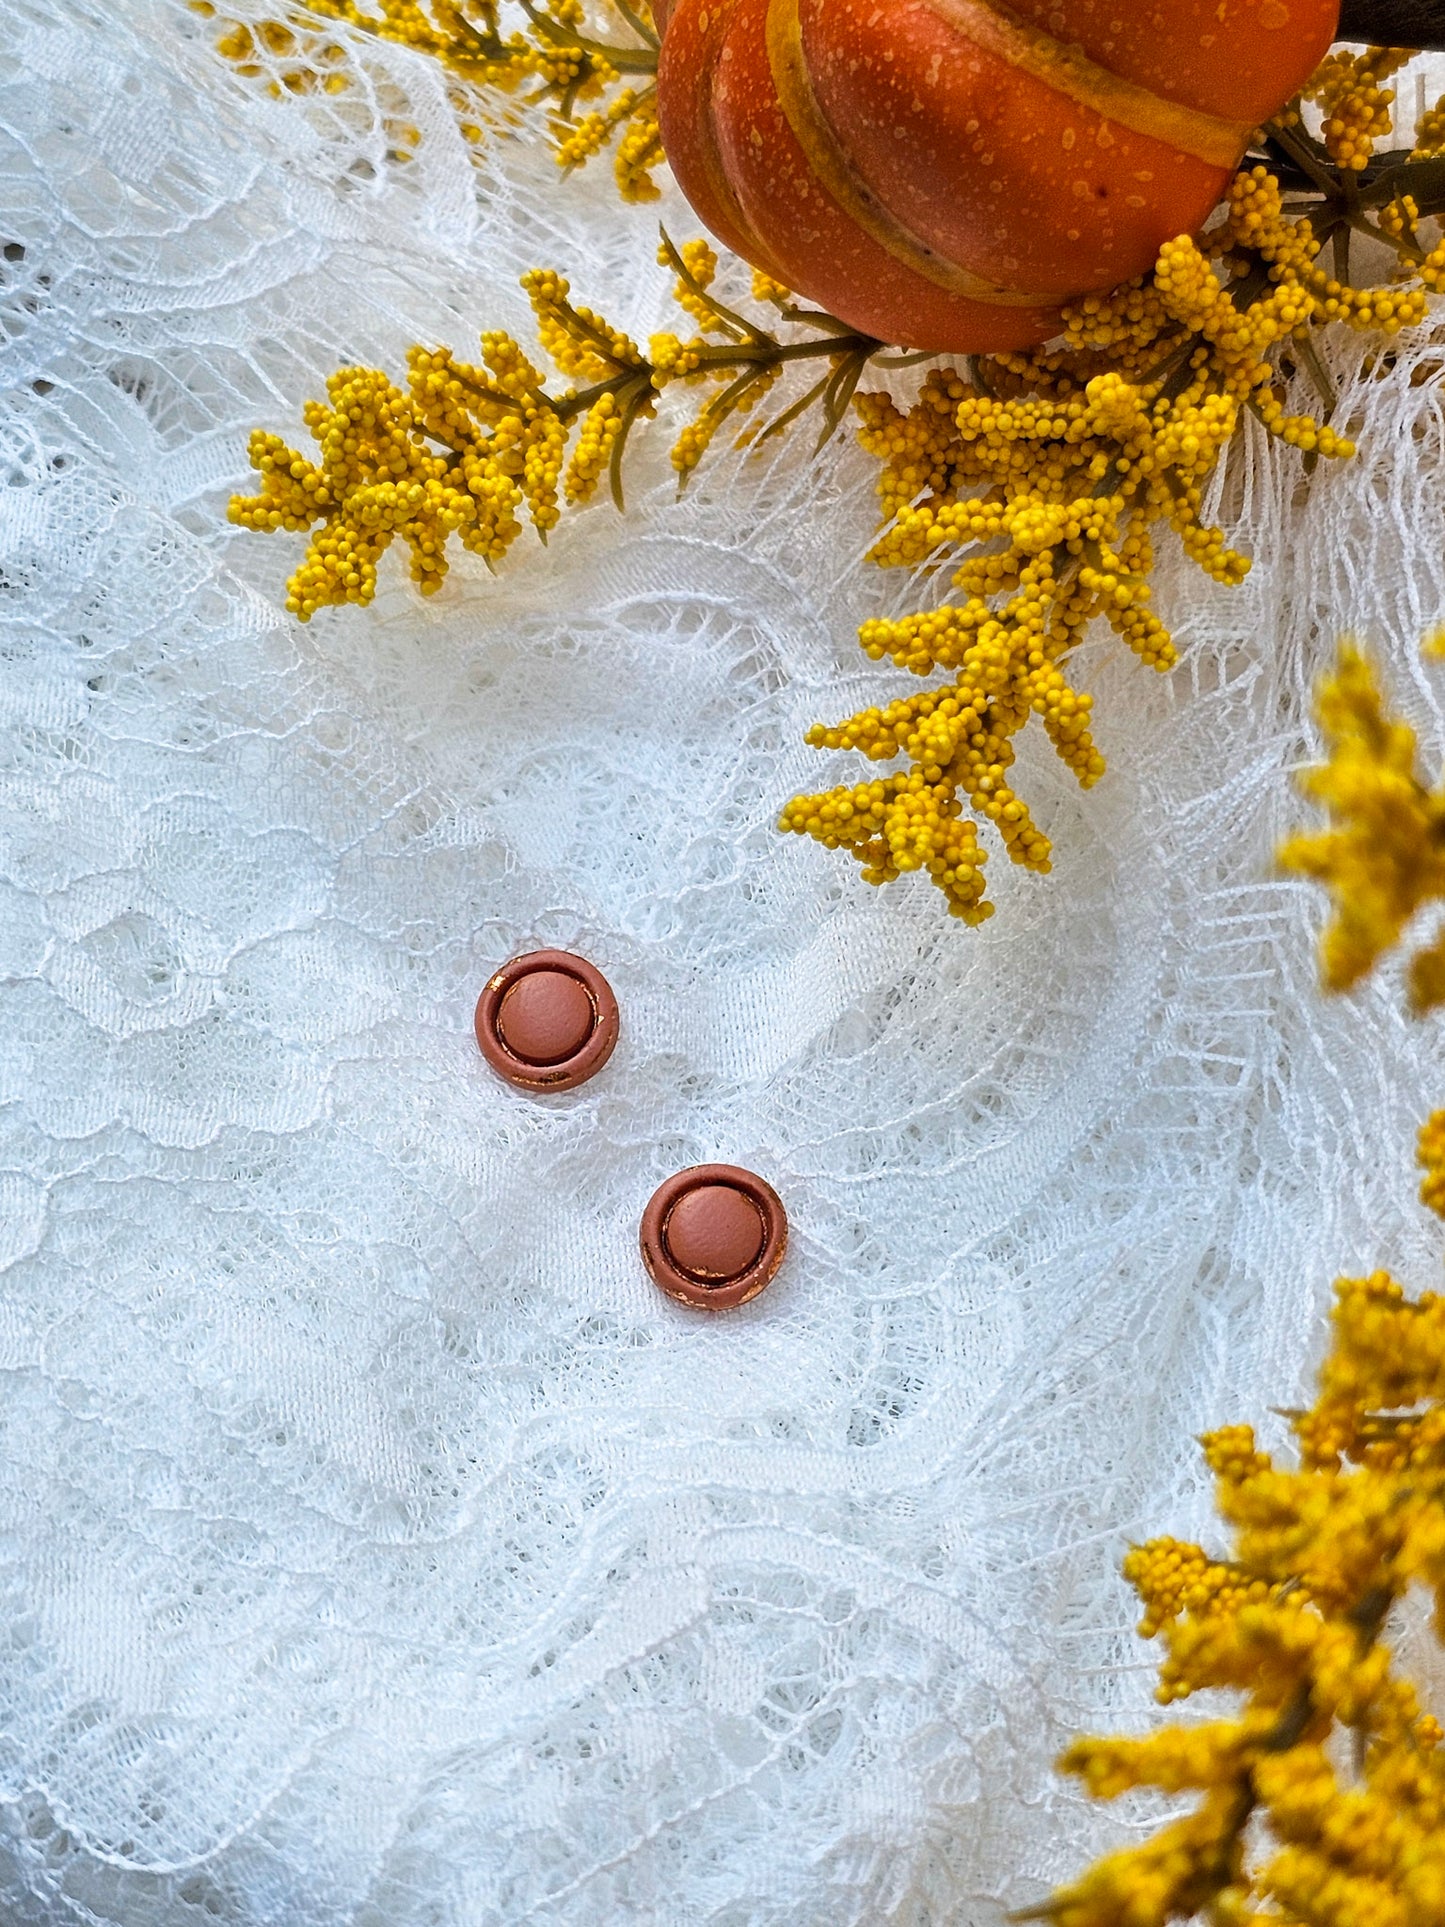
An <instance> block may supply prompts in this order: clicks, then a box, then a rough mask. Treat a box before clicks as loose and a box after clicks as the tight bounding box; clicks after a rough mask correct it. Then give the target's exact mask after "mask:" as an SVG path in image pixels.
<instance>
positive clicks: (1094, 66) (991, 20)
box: [920, 0, 1254, 172]
mask: <svg viewBox="0 0 1445 1927" xmlns="http://www.w3.org/2000/svg"><path fill="white" fill-rule="evenodd" d="M920 4H921V5H922V6H924V7H926V8H927V9H928V11H929V12H930V13H933V14H935V15H936V16H937V17H938V18H939V19H940V20H942V21H943V22H945V24H946V25H948V26H950V27H952V28H953V29H954V31H955V32H956V33H958V34H959V35H960V36H962V37H963V38H964V39H966V40H969V41H971V42H972V43H973V45H974V46H976V47H977V48H979V50H980V51H981V52H984V53H989V54H993V55H994V56H995V58H997V59H999V60H1004V61H1007V62H1008V64H1009V65H1010V66H1011V67H1018V68H1021V69H1022V71H1023V72H1025V73H1027V74H1032V75H1033V76H1034V78H1035V79H1038V80H1042V81H1043V82H1044V83H1045V84H1046V85H1047V86H1049V87H1052V88H1053V89H1054V90H1055V91H1056V92H1057V93H1060V94H1065V95H1067V96H1068V98H1069V99H1070V100H1072V101H1075V102H1076V103H1077V104H1078V105H1079V106H1081V107H1088V108H1091V109H1092V110H1093V111H1094V112H1095V113H1097V114H1101V115H1102V116H1103V117H1104V119H1105V120H1111V121H1113V122H1114V123H1115V125H1116V126H1119V127H1127V128H1128V129H1129V131H1130V132H1131V133H1133V134H1143V135H1145V136H1146V137H1147V138H1148V139H1150V140H1155V141H1159V142H1160V143H1161V144H1162V145H1164V146H1166V147H1172V148H1175V149H1176V150H1177V151H1178V152H1179V153H1182V154H1188V155H1189V156H1190V158H1191V159H1193V160H1197V161H1204V162H1205V163H1206V164H1207V165H1208V166H1210V167H1219V168H1223V169H1224V170H1225V171H1226V172H1232V171H1233V170H1234V169H1235V168H1236V167H1237V166H1238V165H1239V159H1240V156H1241V155H1242V154H1243V152H1244V150H1245V147H1246V146H1247V144H1248V142H1249V137H1250V135H1251V134H1252V133H1253V132H1254V123H1253V122H1252V121H1236V120H1222V119H1220V118H1219V116H1218V115H1216V114H1207V113H1205V112H1204V111H1203V109H1202V108H1199V107H1190V106H1189V105H1188V104H1187V103H1186V102H1184V101H1179V100H1171V99H1170V98H1169V97H1168V96H1167V95H1165V94H1158V93H1155V92H1153V91H1152V90H1151V89H1150V88H1148V87H1144V86H1141V85H1140V83H1139V82H1138V81H1136V80H1126V79H1125V78H1124V76H1123V75H1122V74H1116V73H1114V72H1112V71H1111V69H1109V68H1108V67H1101V66H1100V65H1099V63H1098V62H1097V61H1095V60H1091V59H1090V58H1089V56H1088V55H1087V54H1086V53H1085V52H1084V50H1083V49H1082V47H1078V46H1071V45H1069V44H1068V43H1066V42H1064V41H1062V40H1055V39H1054V37H1053V35H1052V34H1048V33H1045V32H1044V30H1043V29H1042V28H1041V27H1034V26H1030V25H1029V23H1028V22H1027V21H1025V20H1021V19H1020V18H1019V17H1018V15H1017V14H1015V13H1014V12H1012V11H1011V9H1010V8H1008V7H1007V6H1004V5H1003V4H1001V0H920Z"/></svg>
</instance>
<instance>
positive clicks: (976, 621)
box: [782, 166, 1424, 923]
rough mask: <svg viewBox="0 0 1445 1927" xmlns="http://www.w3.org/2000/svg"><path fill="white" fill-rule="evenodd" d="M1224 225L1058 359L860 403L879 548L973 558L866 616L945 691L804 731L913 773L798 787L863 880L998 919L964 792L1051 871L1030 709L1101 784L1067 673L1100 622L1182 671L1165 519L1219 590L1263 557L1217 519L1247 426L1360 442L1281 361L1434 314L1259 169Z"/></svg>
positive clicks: (871, 646) (1096, 317) (884, 554)
mask: <svg viewBox="0 0 1445 1927" xmlns="http://www.w3.org/2000/svg"><path fill="white" fill-rule="evenodd" d="M1225 215H1226V218H1225V220H1224V221H1223V223H1222V224H1221V225H1220V226H1219V227H1218V228H1217V229H1215V230H1212V231H1211V232H1210V234H1209V235H1208V237H1207V238H1206V239H1205V240H1203V241H1198V242H1196V241H1193V240H1191V239H1189V238H1188V237H1181V238H1180V239H1178V240H1175V241H1171V242H1169V243H1168V244H1167V245H1166V246H1165V247H1164V248H1163V249H1162V250H1161V253H1160V256H1159V260H1158V264H1157V266H1156V268H1155V271H1154V274H1153V276H1152V277H1151V279H1150V280H1149V281H1148V283H1147V284H1138V285H1136V286H1133V287H1130V288H1127V289H1121V290H1119V291H1117V292H1116V293H1115V294H1114V295H1112V296H1098V297H1090V298H1089V299H1087V300H1086V301H1083V302H1081V303H1079V305H1078V306H1077V307H1076V308H1074V309H1072V310H1071V311H1070V312H1069V313H1068V314H1067V316H1066V330H1067V342H1068V346H1067V347H1066V348H1065V349H1063V350H1053V351H1049V352H1044V353H1039V354H1036V355H1033V356H1024V355H1014V356H1001V357H998V358H996V359H995V360H994V361H992V362H990V363H989V364H987V367H988V370H989V375H988V376H986V374H985V368H984V365H983V364H978V363H976V364H974V365H973V367H972V368H971V369H970V371H969V376H968V378H965V376H964V375H963V374H961V373H960V372H959V371H957V370H955V369H945V370H936V371H934V372H933V373H931V374H930V375H929V376H928V377H927V379H926V380H925V382H924V383H923V387H922V392H921V393H920V395H919V397H918V399H917V401H916V402H915V403H914V404H913V406H912V407H911V408H909V409H906V410H905V409H903V408H901V407H900V406H899V405H898V404H897V403H896V402H895V401H894V400H893V398H892V397H891V396H890V395H887V394H868V395H864V396H863V397H862V398H861V399H860V401H859V403H858V410H859V413H860V415H861V416H862V422H863V426H862V430H861V434H860V440H861V441H862V443H863V446H864V447H865V448H866V449H868V450H869V452H870V453H872V454H874V455H876V456H877V457H878V458H879V460H880V462H881V463H882V471H881V475H880V478H879V499H880V503H881V505H882V508H883V511H884V514H885V516H886V517H887V518H888V524H887V527H886V529H885V531H884V533H883V535H882V537H881V538H880V540H879V541H878V543H877V544H876V546H875V547H874V549H873V551H872V556H873V559H874V560H875V561H876V562H878V563H880V564H882V565H883V566H885V567H902V568H913V569H916V568H920V567H927V566H930V565H934V564H937V563H939V562H941V561H944V560H945V559H950V558H957V557H958V556H959V552H960V551H963V552H964V553H963V555H962V558H961V559H959V560H956V561H955V572H954V575H953V583H954V586H955V588H957V589H959V590H961V591H962V592H963V598H962V600H960V601H959V602H957V603H951V604H948V605H946V606H944V607H942V608H937V609H930V610H926V611H924V612H922V613H920V614H916V615H908V616H904V617H901V618H898V619H894V620H888V621H883V620H876V621H870V622H866V623H864V625H863V627H862V629H861V631H860V635H859V639H860V641H861V643H862V646H863V648H864V650H865V651H866V652H867V654H868V655H869V656H871V657H872V658H874V659H875V660H878V659H880V658H882V657H884V656H888V657H891V659H892V660H893V662H894V663H896V664H897V666H898V667H899V668H900V669H906V670H908V671H909V672H910V673H911V674H913V675H915V676H929V675H932V674H933V673H934V672H936V671H939V670H942V671H945V672H946V673H947V676H948V680H947V681H945V682H944V683H942V684H941V685H934V686H932V687H930V688H929V689H927V690H924V691H923V692H921V693H920V694H917V695H914V696H907V697H900V698H899V699H898V700H897V701H895V702H892V703H890V704H888V705H887V706H886V707H879V708H869V709H865V710H863V711H861V712H860V713H859V714H857V715H855V716H851V717H849V718H848V719H847V720H846V721H845V722H842V723H840V724H837V725H834V726H832V727H824V726H819V727H817V728H815V729H814V730H812V731H811V732H810V734H809V738H808V740H809V742H810V743H812V744H814V745H815V746H816V747H818V748H821V749H831V750H839V749H846V750H861V751H862V752H863V753H864V754H865V755H866V756H868V757H869V758H871V759H874V760H877V761H886V760H890V759H893V758H897V757H903V758H906V759H907V768H906V769H904V770H901V771H898V772H896V773H894V774H891V775H888V776H886V777H884V778H882V779H881V780H880V779H874V780H873V781H871V782H867V783H860V784H856V785H851V786H846V785H845V786H840V787H838V788H836V789H832V790H829V791H825V792H822V793H819V794H816V795H806V796H799V797H795V798H794V799H793V801H792V802H791V803H789V804H788V805H787V807H786V809H785V810H784V812H783V817H782V827H783V828H784V829H785V830H794V831H798V832H801V833H802V834H804V835H808V836H812V837H815V838H816V839H817V840H818V841H819V842H821V843H823V844H824V845H825V846H826V847H828V848H830V849H834V848H841V849H846V850H847V851H848V852H849V853H850V854H851V855H852V856H853V857H854V858H855V859H856V860H857V861H858V862H859V863H860V864H861V866H862V869H863V873H864V875H865V876H866V877H867V878H868V880H869V881H870V882H886V881H889V880H891V879H893V878H895V877H897V876H899V875H900V874H901V873H903V872H905V871H909V870H926V871H927V872H928V873H929V874H930V875H931V876H932V877H933V879H934V881H935V883H937V884H938V886H939V888H940V889H941V890H942V891H943V893H944V896H945V898H946V900H947V902H948V907H949V910H950V912H951V913H952V914H953V915H956V916H959V917H961V918H962V919H963V920H964V921H965V922H968V923H978V922H980V921H982V920H983V919H984V918H985V917H987V916H988V915H989V914H990V910H991V906H990V905H989V904H988V902H987V901H986V900H985V899H984V897H983V895H982V891H981V885H980V883H979V876H978V869H977V862H978V859H977V856H976V854H975V853H974V852H973V845H972V839H971V838H970V839H969V840H968V842H967V844H966V845H965V844H964V843H963V842H962V840H961V839H962V836H963V831H962V828H961V826H960V824H959V817H960V814H961V812H962V809H963V807H964V801H965V799H966V801H967V804H968V806H969V807H970V808H972V809H973V810H974V811H975V812H976V813H977V814H978V815H979V816H981V817H987V818H988V820H989V821H990V822H991V823H992V824H993V825H994V826H995V828H996V829H997V831H998V833H999V835H1000V836H1001V838H1002V841H1003V844H1004V848H1005V850H1006V851H1007V853H1008V855H1009V856H1010V858H1011V859H1012V860H1013V861H1014V862H1015V863H1019V864H1022V865H1023V866H1025V867H1026V868H1028V869H1031V870H1047V869H1048V868H1049V862H1050V845H1049V841H1048V838H1047V837H1046V836H1045V835H1044V834H1043V832H1042V831H1041V830H1040V829H1039V828H1038V826H1037V825H1036V824H1035V823H1034V821H1033V819H1032V817H1031V816H1030V814H1029V811H1028V807H1027V805H1026V804H1025V803H1024V802H1023V801H1022V799H1021V798H1020V797H1019V796H1018V795H1017V793H1016V792H1015V791H1014V789H1013V788H1012V786H1011V785H1010V782H1009V780H1008V772H1009V769H1010V767H1011V765H1012V763H1013V759H1014V738H1015V737H1016V736H1017V734H1018V732H1019V731H1020V730H1021V729H1022V728H1023V727H1024V726H1025V725H1026V724H1027V723H1028V721H1029V719H1030V717H1032V716H1038V717H1039V718H1040V719H1041V720H1042V722H1043V726H1044V730H1045V732H1046V734H1047V735H1048V737H1049V739H1050V741H1051V742H1052V744H1053V746H1054V749H1055V751H1056V753H1057V754H1058V755H1059V756H1060V757H1061V758H1062V760H1063V762H1064V763H1065V765H1066V767H1067V768H1068V769H1069V770H1070V771H1071V772H1072V773H1073V775H1074V776H1075V778H1076V779H1077V780H1078V782H1079V783H1080V784H1081V785H1082V786H1084V787H1085V788H1087V787H1089V785H1091V784H1093V783H1095V782H1097V780H1098V779H1099V777H1100V776H1101V775H1102V774H1103V771H1104V759H1103V756H1102V755H1101V754H1100V751H1099V749H1098V746H1097V745H1096V743H1095V741H1094V738H1093V735H1092V732H1091V728H1090V724H1091V720H1092V719H1091V698H1090V697H1089V696H1088V695H1087V694H1086V693H1083V692H1081V691H1079V690H1078V689H1077V688H1076V687H1075V686H1074V684H1073V683H1072V682H1071V680H1070V679H1069V677H1068V676H1067V675H1066V673H1065V667H1064V665H1065V663H1066V661H1067V659H1068V658H1069V657H1070V656H1071V655H1072V654H1073V652H1074V651H1075V650H1076V649H1077V648H1078V646H1079V644H1080V642H1081V641H1082V640H1083V637H1084V632H1085V630H1086V629H1087V628H1088V626H1089V625H1090V624H1091V623H1092V622H1094V621H1095V620H1096V619H1098V618H1102V619H1103V620H1104V621H1105V622H1106V623H1107V624H1108V625H1109V627H1110V628H1111V629H1112V630H1113V631H1114V633H1115V634H1116V635H1118V636H1119V637H1120V639H1121V640H1122V641H1123V642H1124V643H1125V644H1126V645H1127V647H1128V648H1129V649H1130V650H1131V651H1132V652H1133V653H1134V655H1136V656H1137V657H1138V659H1139V660H1140V661H1141V662H1143V663H1145V664H1146V665H1147V666H1149V667H1150V668H1153V669H1159V670H1163V669H1168V668H1169V667H1171V666H1172V664H1173V662H1174V660H1175V655H1174V646H1173V643H1172V641H1171V639H1170V637H1169V635H1168V633H1167V631H1166V630H1165V628H1164V626H1163V624H1162V623H1161V622H1160V620H1159V618H1158V616H1157V615H1156V614H1155V612H1154V610H1153V608H1152V607H1151V603H1150V589H1149V575H1150V571H1151V569H1152V568H1153V564H1154V531H1155V530H1156V528H1157V527H1158V526H1159V525H1161V524H1164V525H1167V526H1168V527H1170V528H1172V529H1173V530H1174V532H1175V533H1176V535H1177V536H1178V537H1179V540H1180V542H1181V543H1182V545H1183V547H1184V550H1185V552H1186V553H1187V554H1188V555H1189V556H1190V557H1192V559H1193V560H1194V561H1195V562H1197V563H1198V565H1199V567H1200V568H1201V569H1203V570H1204V571H1205V572H1206V574H1208V575H1210V576H1212V577H1214V578H1215V579H1216V580H1217V581H1220V582H1224V583H1237V582H1238V581H1240V579H1241V578H1242V577H1243V575H1244V573H1245V571H1246V570H1247V568H1248V566H1249V565H1248V562H1247V561H1246V560H1245V558H1244V557H1242V556H1240V555H1237V554H1235V553H1234V552H1233V551H1232V550H1231V549H1230V548H1229V547H1228V546H1227V544H1226V542H1225V539H1224V536H1223V534H1222V533H1221V531H1220V530H1219V529H1217V528H1213V527H1211V526H1209V525H1208V524H1207V523H1206V522H1205V521H1204V520H1203V517H1202V501H1203V491H1204V487H1205V484H1206V482H1207V480H1208V478H1209V476H1210V474H1211V472H1212V470H1213V469H1214V466H1215V464H1216V463H1217V461H1218V459H1219V457H1220V454H1221V452H1222V451H1223V449H1224V448H1225V447H1226V445H1227V444H1228V442H1229V440H1230V438H1231V436H1232V435H1233V434H1234V432H1235V429H1236V427H1237V425H1238V423H1239V420H1240V418H1241V416H1242V415H1243V414H1244V413H1245V412H1246V411H1248V412H1249V413H1252V414H1253V415H1254V416H1255V417H1257V419H1259V420H1260V421H1261V422H1263V424H1264V425H1265V427H1266V428H1268V429H1269V431H1270V432H1271V433H1272V434H1274V435H1276V436H1278V437H1279V438H1280V439H1281V440H1283V441H1285V442H1288V443H1289V444H1291V445H1292V446H1294V447H1296V448H1299V449H1301V450H1303V451H1304V452H1305V453H1306V455H1308V456H1310V457H1320V456H1332V457H1340V456H1348V455H1350V454H1352V453H1353V449H1352V446H1351V444H1350V443H1349V442H1348V441H1346V440H1345V439H1344V438H1343V437H1342V436H1340V435H1338V434H1336V432H1335V431H1334V430H1333V429H1331V428H1330V427H1328V426H1326V425H1323V424H1321V423H1319V422H1317V421H1316V420H1314V419H1313V418H1312V417H1310V416H1307V415H1287V414H1286V413H1285V412H1284V408H1283V406H1282V404H1281V402H1280V400H1279V397H1278V394H1277V393H1276V386H1277V383H1278V374H1277V371H1276V368H1275V365H1274V362H1273V360H1272V358H1271V356H1272V351H1274V350H1275V349H1276V348H1277V347H1279V345H1280V344H1281V343H1284V342H1286V341H1288V340H1290V338H1292V337H1294V336H1296V335H1297V334H1299V333H1300V332H1301V331H1303V330H1305V329H1308V328H1309V327H1310V326H1312V325H1313V324H1314V323H1315V322H1317V321H1319V320H1322V319H1325V318H1330V319H1335V318H1338V319H1342V320H1346V321H1349V322H1351V323H1352V324H1353V325H1355V326H1357V327H1360V328H1366V327H1368V328H1382V329H1384V330H1385V331H1386V332H1393V331H1395V330H1397V329H1398V328H1400V327H1402V326H1404V325H1405V324H1406V322H1408V321H1410V320H1414V319H1418V318H1419V317H1420V316H1421V315H1423V312H1424V297H1423V295H1422V294H1420V293H1419V292H1418V290H1411V291H1401V290H1384V291H1380V290H1354V289H1349V290H1345V289H1341V288H1340V287H1339V285H1338V284H1337V283H1335V282H1334V281H1332V280H1330V279H1328V278H1327V277H1325V276H1324V275H1322V274H1321V273H1320V272H1319V271H1318V270H1317V269H1316V267H1315V256H1316V254H1317V253H1318V243H1317V242H1316V241H1315V240H1314V237H1313V235H1312V234H1311V231H1310V229H1309V226H1308V224H1307V223H1306V222H1296V221H1292V220H1290V219H1288V218H1287V217H1286V216H1285V215H1284V213H1283V211H1282V207H1281V195H1280V188H1279V184H1278V182H1277V180H1276V179H1275V177H1274V176H1273V175H1271V174H1270V173H1268V172H1267V171H1266V170H1265V169H1264V168H1263V167H1258V166H1257V167H1253V168H1250V169H1248V170H1246V171H1244V172H1242V173H1241V174H1239V175H1238V176H1237V177H1236V179H1235V181H1234V183H1233V185H1232V187H1231V189H1230V192H1229V197H1228V201H1227V205H1226V209H1225ZM986 381H987V383H988V385H987V386H985V382H986ZM965 849H966V850H967V852H968V854H967V857H966V860H964V859H963V852H964V851H965Z"/></svg>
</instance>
